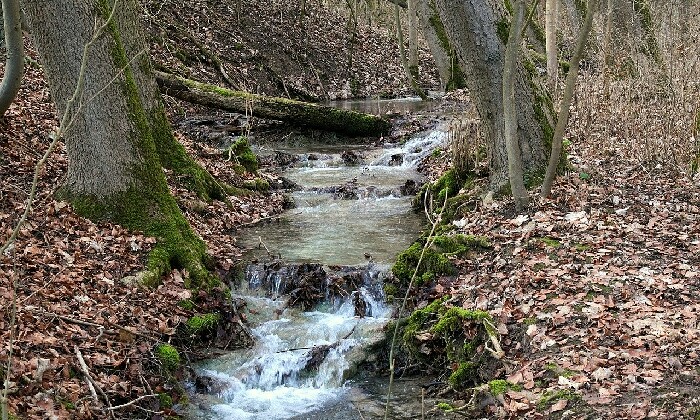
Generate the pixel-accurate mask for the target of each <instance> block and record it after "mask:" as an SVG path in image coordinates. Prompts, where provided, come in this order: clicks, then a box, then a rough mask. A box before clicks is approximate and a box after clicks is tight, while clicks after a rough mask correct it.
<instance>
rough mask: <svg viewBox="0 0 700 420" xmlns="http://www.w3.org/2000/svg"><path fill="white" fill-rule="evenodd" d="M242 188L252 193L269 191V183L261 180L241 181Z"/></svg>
mask: <svg viewBox="0 0 700 420" xmlns="http://www.w3.org/2000/svg"><path fill="white" fill-rule="evenodd" d="M243 187H244V188H247V189H249V190H252V191H262V192H264V191H269V190H270V183H269V182H267V180H266V179H263V178H255V179H247V180H245V181H243Z"/></svg>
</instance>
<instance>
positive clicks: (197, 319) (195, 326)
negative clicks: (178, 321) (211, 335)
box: [187, 314, 221, 335]
mask: <svg viewBox="0 0 700 420" xmlns="http://www.w3.org/2000/svg"><path fill="white" fill-rule="evenodd" d="M220 320H221V316H220V315H219V314H203V315H195V316H193V317H191V318H190V319H188V320H187V328H188V330H189V332H190V333H191V334H195V335H201V334H203V333H206V332H209V331H211V330H213V329H214V328H215V327H216V324H218V323H219V321H220Z"/></svg>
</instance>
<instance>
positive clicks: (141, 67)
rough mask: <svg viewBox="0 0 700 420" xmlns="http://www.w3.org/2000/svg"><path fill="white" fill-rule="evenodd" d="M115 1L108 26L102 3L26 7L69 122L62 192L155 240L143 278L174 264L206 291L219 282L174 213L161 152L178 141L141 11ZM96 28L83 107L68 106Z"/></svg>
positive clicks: (128, 0) (33, 1)
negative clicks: (161, 94)
mask: <svg viewBox="0 0 700 420" xmlns="http://www.w3.org/2000/svg"><path fill="white" fill-rule="evenodd" d="M117 1H118V2H119V3H118V4H117V5H116V8H115V9H114V10H115V13H114V15H113V16H112V18H111V20H109V21H106V20H107V18H108V17H109V16H110V13H111V10H112V7H113V6H112V4H109V3H108V2H107V1H104V0H97V1H92V0H70V1H68V0H51V1H47V0H27V1H26V2H25V3H24V4H25V12H26V13H27V17H28V19H29V23H30V25H31V27H32V36H33V41H34V45H35V46H36V47H37V50H38V51H39V54H40V58H41V61H42V64H43V67H44V70H45V72H46V77H47V80H48V82H49V87H50V91H51V96H52V98H53V100H54V101H55V103H56V107H57V109H58V112H59V114H60V115H61V116H63V115H64V114H65V113H68V114H69V115H70V116H71V119H72V123H71V126H70V129H69V130H68V131H67V132H66V134H65V136H64V141H65V144H66V151H67V153H68V158H69V164H68V173H67V175H66V181H65V184H64V186H63V188H62V192H61V195H62V196H63V197H65V198H66V199H67V200H69V201H70V202H71V203H72V205H73V208H74V210H75V211H76V212H77V213H78V214H81V215H83V216H85V217H88V218H91V219H93V220H110V221H113V222H116V223H120V224H122V225H124V226H126V227H128V228H131V229H136V230H141V231H144V232H145V233H146V234H147V235H151V236H155V237H156V238H157V239H158V244H157V245H156V247H155V249H154V250H153V251H152V252H151V255H150V257H149V261H148V265H147V269H148V270H147V271H146V275H145V276H144V281H147V282H152V283H155V282H157V281H158V280H159V278H160V275H161V274H162V273H164V272H166V271H168V270H169V269H170V268H171V267H173V266H176V267H183V268H186V269H187V270H188V271H189V273H190V281H191V283H190V285H191V286H195V285H197V286H199V285H204V284H205V282H206V284H208V283H209V282H210V281H212V279H213V277H212V276H211V275H210V274H209V273H208V271H207V270H206V269H205V268H204V266H203V263H202V261H203V258H204V254H205V245H204V243H203V242H202V240H201V239H199V238H198V237H197V236H196V235H195V234H194V233H193V231H192V229H191V228H190V226H189V224H188V223H187V220H186V219H185V218H184V216H183V215H182V213H181V211H180V209H179V208H178V207H177V204H176V203H175V199H174V198H173V196H172V195H171V194H170V192H169V190H168V186H167V184H166V180H165V176H164V173H163V170H162V168H161V165H162V162H161V158H160V155H159V149H161V152H162V149H163V148H164V147H165V146H168V147H170V146H173V147H175V146H174V145H172V144H166V143H167V142H168V141H170V140H172V141H174V138H173V137H172V131H171V129H170V126H169V124H168V122H167V121H166V120H165V117H164V113H163V107H162V104H161V103H160V98H159V96H158V92H157V90H156V89H157V87H156V83H155V81H154V78H153V73H152V70H151V63H150V60H149V58H148V54H147V51H146V50H145V41H144V38H143V36H142V31H141V28H140V27H139V26H138V22H139V19H138V8H137V4H136V2H135V1H134V0H117ZM96 21H97V22H98V25H102V24H104V23H105V22H107V30H106V32H105V33H104V34H103V35H102V36H100V37H99V38H98V39H97V41H96V42H95V43H94V45H93V47H92V48H91V49H90V51H89V55H88V59H87V67H86V72H85V74H86V77H85V81H84V85H83V92H82V96H81V98H82V102H81V103H80V104H79V105H80V108H79V109H75V108H73V109H68V108H67V106H68V99H69V98H70V97H71V96H72V94H73V91H74V89H75V86H76V81H77V78H78V75H79V73H80V65H81V57H82V53H83V46H84V45H85V44H86V43H87V42H88V41H89V40H90V39H91V38H92V35H93V30H94V29H93V28H94V25H95V22H96ZM158 142H161V143H160V144H157V143H158ZM178 145H179V143H178ZM177 150H181V151H183V152H184V149H183V148H182V146H181V145H179V149H177V147H176V150H175V151H169V152H168V153H170V154H171V155H173V156H174V155H176V154H177ZM180 158H182V156H180ZM181 160H182V165H183V166H186V159H181ZM199 169H200V170H201V168H199ZM202 172H203V173H206V172H205V171H203V170H202ZM207 175H208V174H207ZM209 178H211V176H210V175H209Z"/></svg>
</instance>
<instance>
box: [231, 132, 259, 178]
mask: <svg viewBox="0 0 700 420" xmlns="http://www.w3.org/2000/svg"><path fill="white" fill-rule="evenodd" d="M227 153H228V156H229V158H231V159H233V158H235V163H236V164H238V165H241V166H242V167H243V168H245V170H246V171H248V172H250V173H256V172H257V171H258V168H259V166H260V165H259V164H258V158H257V156H255V153H253V151H252V150H251V149H250V144H248V138H247V137H245V136H243V137H240V138H239V139H238V140H236V141H235V142H234V143H233V144H232V145H231V146H229V148H228V151H227Z"/></svg>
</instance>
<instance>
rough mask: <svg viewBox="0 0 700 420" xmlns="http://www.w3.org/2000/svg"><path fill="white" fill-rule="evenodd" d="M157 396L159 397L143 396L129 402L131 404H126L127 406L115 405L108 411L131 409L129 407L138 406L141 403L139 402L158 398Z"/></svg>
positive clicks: (154, 395)
mask: <svg viewBox="0 0 700 420" xmlns="http://www.w3.org/2000/svg"><path fill="white" fill-rule="evenodd" d="M157 396H158V394H148V395H142V396H140V397H138V398H136V399H135V400H132V401H129V402H128V403H126V404H122V405H115V406H112V407H109V408H108V409H107V410H109V411H114V410H121V409H122V408H126V407H129V406H132V405H134V404H136V403H137V402H139V401H141V400H143V399H146V398H151V397H157Z"/></svg>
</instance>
